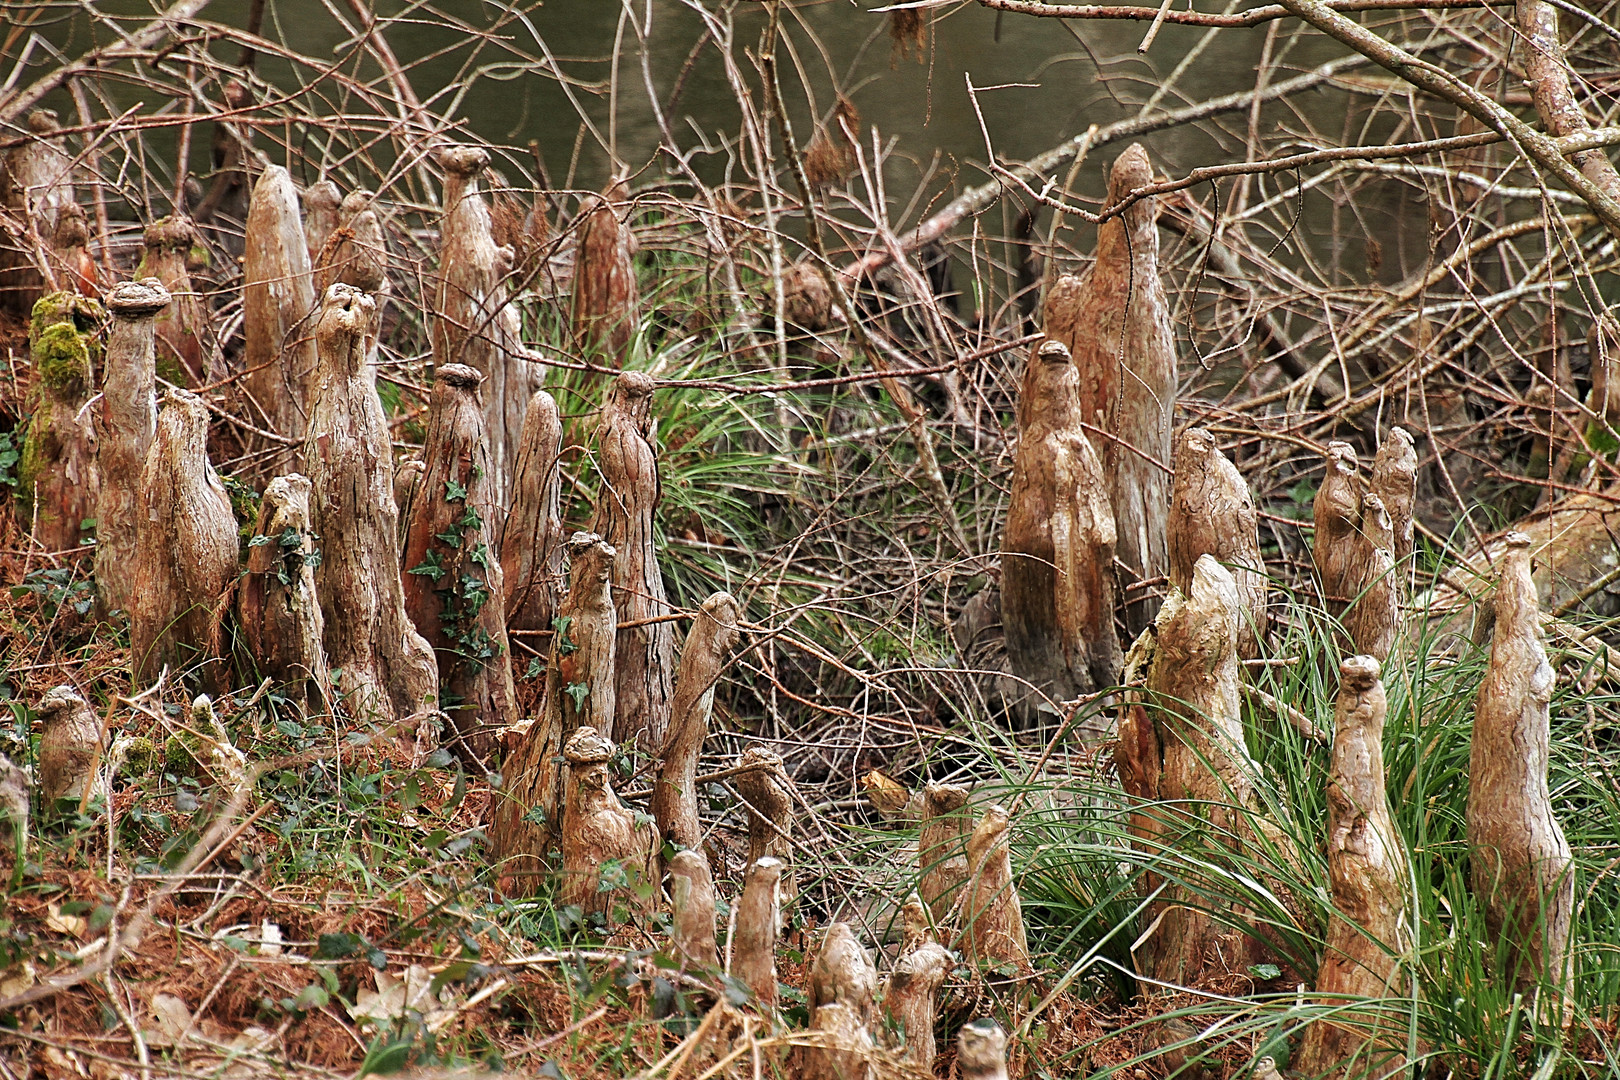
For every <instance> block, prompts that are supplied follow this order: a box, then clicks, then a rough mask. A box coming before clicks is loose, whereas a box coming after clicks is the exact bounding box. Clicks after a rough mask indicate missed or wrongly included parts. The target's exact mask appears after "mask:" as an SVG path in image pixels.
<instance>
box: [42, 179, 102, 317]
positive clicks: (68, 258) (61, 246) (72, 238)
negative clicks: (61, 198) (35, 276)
mask: <svg viewBox="0 0 1620 1080" xmlns="http://www.w3.org/2000/svg"><path fill="white" fill-rule="evenodd" d="M45 256H46V260H47V261H48V262H49V264H50V267H51V272H52V275H53V276H54V277H55V278H56V283H57V284H58V285H60V286H61V287H62V288H63V289H70V290H72V291H73V292H76V293H78V294H79V295H80V296H100V295H101V267H100V266H98V265H96V260H95V257H94V256H92V255H91V254H90V222H89V219H88V218H86V217H85V213H84V207H82V206H80V205H79V204H78V203H72V202H70V203H67V204H66V205H64V206H63V207H62V208H61V210H60V212H59V213H58V214H57V217H56V232H55V233H54V234H52V236H51V242H50V244H49V245H48V246H47V248H46V251H45Z"/></svg>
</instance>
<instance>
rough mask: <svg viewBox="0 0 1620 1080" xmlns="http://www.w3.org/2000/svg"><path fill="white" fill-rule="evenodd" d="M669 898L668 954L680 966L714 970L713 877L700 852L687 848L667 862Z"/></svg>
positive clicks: (715, 947)
mask: <svg viewBox="0 0 1620 1080" xmlns="http://www.w3.org/2000/svg"><path fill="white" fill-rule="evenodd" d="M669 897H670V952H671V954H672V955H673V956H675V958H676V959H678V960H680V961H681V962H682V963H683V964H692V965H696V966H698V967H706V968H713V967H717V966H718V965H719V963H720V957H719V951H718V948H717V946H716V944H715V936H714V920H715V900H714V876H713V875H712V874H711V873H710V872H709V860H708V857H707V856H705V855H704V854H703V852H701V851H698V850H695V849H691V848H688V849H687V850H685V851H677V852H676V853H675V855H674V857H672V858H671V859H670V860H669Z"/></svg>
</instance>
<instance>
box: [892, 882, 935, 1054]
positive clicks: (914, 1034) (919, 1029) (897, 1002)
mask: <svg viewBox="0 0 1620 1080" xmlns="http://www.w3.org/2000/svg"><path fill="white" fill-rule="evenodd" d="M901 914H902V917H903V919H904V921H905V927H906V935H905V941H904V943H903V944H902V945H901V948H900V955H899V957H898V958H896V960H895V962H894V967H893V969H891V970H890V972H889V978H888V981H887V984H886V985H885V988H884V992H883V1012H884V1017H885V1021H886V1023H885V1024H884V1028H885V1030H888V1031H891V1032H893V1038H892V1040H891V1046H892V1047H893V1048H894V1049H896V1050H899V1051H900V1053H901V1056H902V1058H903V1059H904V1060H905V1061H907V1062H909V1063H910V1064H912V1065H915V1066H916V1067H918V1068H920V1069H924V1070H927V1069H930V1068H932V1067H933V1064H934V1056H935V1054H936V1053H937V1052H938V1051H937V1048H936V1045H935V1041H934V1023H935V1021H936V1020H937V1019H938V1016H939V991H940V988H941V987H942V986H944V985H945V979H946V977H947V976H948V975H950V971H951V966H952V958H951V954H950V951H949V950H948V949H946V948H945V947H944V946H943V945H941V944H940V943H939V942H938V941H937V940H935V938H934V932H933V928H932V927H931V926H930V925H929V916H928V909H927V908H926V907H925V906H924V905H923V902H922V900H921V898H919V897H917V896H913V897H912V898H911V899H910V900H908V901H907V902H906V905H905V907H904V908H903V909H902V912H901Z"/></svg>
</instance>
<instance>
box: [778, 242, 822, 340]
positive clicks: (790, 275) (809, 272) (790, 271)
mask: <svg viewBox="0 0 1620 1080" xmlns="http://www.w3.org/2000/svg"><path fill="white" fill-rule="evenodd" d="M782 317H783V319H784V320H786V322H787V324H788V325H789V326H791V327H794V328H796V329H799V330H804V331H808V332H809V333H812V334H816V333H820V332H821V331H823V330H826V329H828V328H830V327H831V326H832V324H833V295H832V289H831V288H830V287H829V286H828V285H827V279H826V277H825V276H823V275H822V273H821V271H820V270H818V269H817V268H816V266H815V264H814V263H811V262H809V261H806V260H800V261H799V262H796V263H794V264H793V265H792V266H790V267H788V268H787V269H786V270H784V271H782Z"/></svg>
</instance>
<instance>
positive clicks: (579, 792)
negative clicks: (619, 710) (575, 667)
mask: <svg viewBox="0 0 1620 1080" xmlns="http://www.w3.org/2000/svg"><path fill="white" fill-rule="evenodd" d="M614 750H615V747H614V745H613V743H612V742H610V741H609V740H608V739H606V738H604V737H603V736H602V734H601V733H600V732H598V731H597V730H596V729H595V728H593V727H589V726H585V727H581V728H580V729H579V730H578V731H576V732H574V733H573V734H572V735H571V736H569V738H568V742H567V743H566V744H564V746H563V757H564V758H565V759H566V760H567V762H568V802H567V808H566V810H565V811H564V813H563V823H562V885H561V888H560V889H559V890H558V897H559V899H561V901H562V902H563V903H564V904H577V905H579V907H580V908H581V910H583V911H584V912H585V913H586V914H587V915H591V914H601V915H603V916H605V917H606V918H607V920H608V923H609V925H612V924H614V923H617V922H619V921H620V916H621V914H624V913H628V912H632V911H645V910H646V909H647V908H648V907H649V906H650V898H651V894H652V891H653V890H656V888H657V880H656V878H654V877H653V871H652V839H653V838H652V833H651V830H649V829H648V828H647V827H646V826H645V825H638V824H637V823H636V815H635V814H634V813H633V812H631V811H630V810H629V809H627V808H626V807H625V805H624V804H623V803H621V802H620V801H619V797H618V796H617V795H615V794H614V793H613V784H612V779H611V776H610V775H609V773H608V762H609V761H611V760H612V758H613V753H614ZM610 864H617V867H618V871H619V873H620V875H622V878H623V884H620V885H610V884H609V883H608V882H607V881H606V879H605V878H604V875H605V874H606V872H607V869H608V867H609V865H610ZM605 885H607V886H609V887H604V886H605Z"/></svg>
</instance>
